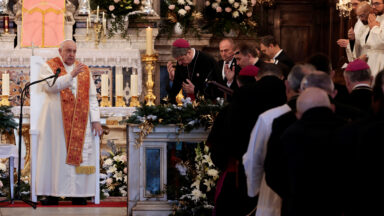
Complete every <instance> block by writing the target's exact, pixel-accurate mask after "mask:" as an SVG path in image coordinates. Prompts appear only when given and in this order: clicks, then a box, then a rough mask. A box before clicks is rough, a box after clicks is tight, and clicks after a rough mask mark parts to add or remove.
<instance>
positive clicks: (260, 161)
mask: <svg viewBox="0 0 384 216" xmlns="http://www.w3.org/2000/svg"><path fill="white" fill-rule="evenodd" d="M289 111H291V108H290V107H289V106H288V105H287V104H284V105H282V106H278V107H275V108H273V109H269V110H267V111H265V112H264V113H262V114H260V115H259V118H258V119H257V122H256V124H255V126H254V128H253V130H252V133H251V137H250V139H249V144H248V149H247V152H246V153H245V154H244V156H243V164H244V171H245V174H246V176H247V189H248V196H250V197H254V196H256V195H257V194H259V200H258V202H257V209H256V216H280V214H281V198H280V196H279V195H277V194H276V193H275V192H274V191H273V190H272V189H271V188H270V187H269V186H268V185H267V182H266V181H265V173H264V160H265V157H266V154H267V143H268V140H269V136H270V135H271V133H272V123H273V120H275V118H277V117H279V116H281V115H283V114H284V113H287V112H289Z"/></svg>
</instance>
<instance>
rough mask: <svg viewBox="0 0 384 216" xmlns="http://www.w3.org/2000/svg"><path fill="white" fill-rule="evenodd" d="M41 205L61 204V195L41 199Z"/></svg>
mask: <svg viewBox="0 0 384 216" xmlns="http://www.w3.org/2000/svg"><path fill="white" fill-rule="evenodd" d="M40 202H41V205H59V197H53V196H47V197H45V199H42V200H40Z"/></svg>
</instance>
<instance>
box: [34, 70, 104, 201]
mask: <svg viewBox="0 0 384 216" xmlns="http://www.w3.org/2000/svg"><path fill="white" fill-rule="evenodd" d="M64 67H65V70H66V71H67V74H66V75H64V76H61V77H59V78H58V79H57V81H56V83H55V85H54V86H53V87H49V86H48V85H47V83H45V82H44V84H42V85H43V86H42V89H43V93H44V94H46V99H45V102H44V104H42V106H43V107H42V114H41V118H40V124H39V144H38V150H37V172H36V194H37V195H47V196H57V197H61V196H64V197H91V196H95V192H96V190H95V189H96V179H95V178H96V177H95V174H90V175H87V174H76V171H75V166H73V165H68V164H66V163H65V161H66V156H67V150H66V144H65V135H64V126H63V119H62V112H61V100H60V91H61V90H63V89H65V88H70V89H71V91H72V93H73V94H74V95H75V96H76V92H77V77H75V78H72V76H71V75H70V72H71V71H72V70H73V69H74V65H72V66H68V65H66V64H64ZM53 74H54V73H53V72H52V70H51V68H50V67H49V66H48V64H44V65H43V67H42V70H41V72H40V78H41V79H43V78H45V77H48V76H51V75H53ZM49 83H52V80H50V81H49ZM89 106H90V108H89V117H88V123H87V128H86V135H85V141H84V146H83V152H82V158H83V162H82V163H81V166H95V165H96V157H98V156H97V155H96V153H95V152H96V148H95V145H94V136H93V135H92V131H91V122H100V112H99V106H98V101H97V98H96V87H95V85H94V82H93V79H92V76H90V89H89Z"/></svg>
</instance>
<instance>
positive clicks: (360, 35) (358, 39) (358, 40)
mask: <svg viewBox="0 0 384 216" xmlns="http://www.w3.org/2000/svg"><path fill="white" fill-rule="evenodd" d="M353 31H354V33H355V44H354V46H353V51H352V49H351V45H350V43H349V44H348V46H347V48H346V52H347V57H348V61H349V62H352V61H353V60H355V59H356V58H359V57H360V56H361V55H364V54H367V50H366V47H365V43H366V37H367V34H368V32H369V26H368V25H364V24H363V23H362V22H361V20H360V19H358V20H357V22H356V24H355V27H354V29H353Z"/></svg>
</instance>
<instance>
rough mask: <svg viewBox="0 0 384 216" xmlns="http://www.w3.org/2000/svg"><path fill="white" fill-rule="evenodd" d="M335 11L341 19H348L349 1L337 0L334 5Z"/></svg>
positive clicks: (350, 8)
mask: <svg viewBox="0 0 384 216" xmlns="http://www.w3.org/2000/svg"><path fill="white" fill-rule="evenodd" d="M336 10H338V11H339V15H340V16H342V17H349V16H350V14H351V11H352V3H351V0H339V2H338V3H336Z"/></svg>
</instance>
